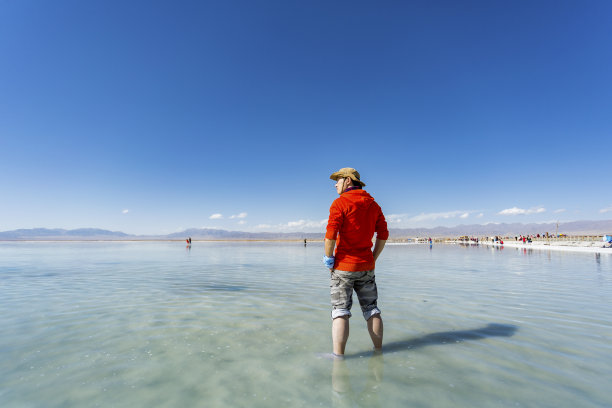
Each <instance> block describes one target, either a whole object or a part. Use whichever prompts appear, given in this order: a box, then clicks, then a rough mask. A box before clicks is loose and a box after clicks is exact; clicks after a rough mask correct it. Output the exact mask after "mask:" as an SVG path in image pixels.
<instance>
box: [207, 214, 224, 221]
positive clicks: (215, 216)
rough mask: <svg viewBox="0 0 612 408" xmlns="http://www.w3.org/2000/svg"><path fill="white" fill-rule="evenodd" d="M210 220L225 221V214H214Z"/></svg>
mask: <svg viewBox="0 0 612 408" xmlns="http://www.w3.org/2000/svg"><path fill="white" fill-rule="evenodd" d="M208 218H209V219H211V220H221V219H223V214H219V213H217V214H213V215H211V216H210V217H208Z"/></svg>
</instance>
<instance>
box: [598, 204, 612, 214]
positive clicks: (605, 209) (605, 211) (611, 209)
mask: <svg viewBox="0 0 612 408" xmlns="http://www.w3.org/2000/svg"><path fill="white" fill-rule="evenodd" d="M611 211H612V206H610V207H607V208H602V209H601V210H599V212H600V213H602V214H603V213H607V212H611Z"/></svg>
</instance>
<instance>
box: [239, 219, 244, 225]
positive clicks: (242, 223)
mask: <svg viewBox="0 0 612 408" xmlns="http://www.w3.org/2000/svg"><path fill="white" fill-rule="evenodd" d="M244 224H246V221H245V220H240V221H238V225H244Z"/></svg>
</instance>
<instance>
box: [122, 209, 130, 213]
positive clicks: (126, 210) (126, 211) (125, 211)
mask: <svg viewBox="0 0 612 408" xmlns="http://www.w3.org/2000/svg"><path fill="white" fill-rule="evenodd" d="M129 212H130V210H128V209H127V208H126V209H125V210H123V211H121V213H122V214H127V213H129Z"/></svg>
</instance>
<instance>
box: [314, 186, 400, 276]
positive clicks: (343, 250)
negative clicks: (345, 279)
mask: <svg viewBox="0 0 612 408" xmlns="http://www.w3.org/2000/svg"><path fill="white" fill-rule="evenodd" d="M374 233H376V238H377V239H381V240H387V239H388V238H389V231H388V230H387V221H385V216H384V215H383V213H382V210H381V208H380V206H379V205H378V204H377V203H376V201H374V198H372V196H370V195H369V194H368V193H367V192H365V191H364V190H351V191H346V192H344V193H342V195H341V196H340V197H338V198H337V199H335V200H334V202H333V203H332V205H331V207H330V209H329V220H328V221H327V232H326V234H325V238H327V239H332V240H336V254H335V256H336V262H335V263H334V269H339V270H341V271H349V272H360V271H369V270H371V269H374V255H372V238H373V237H374Z"/></svg>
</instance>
